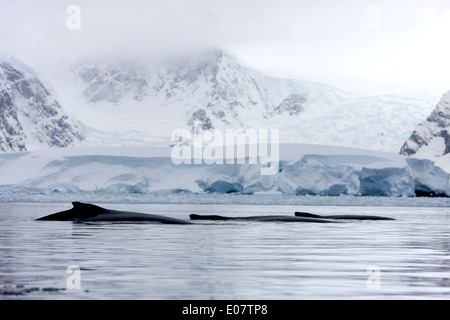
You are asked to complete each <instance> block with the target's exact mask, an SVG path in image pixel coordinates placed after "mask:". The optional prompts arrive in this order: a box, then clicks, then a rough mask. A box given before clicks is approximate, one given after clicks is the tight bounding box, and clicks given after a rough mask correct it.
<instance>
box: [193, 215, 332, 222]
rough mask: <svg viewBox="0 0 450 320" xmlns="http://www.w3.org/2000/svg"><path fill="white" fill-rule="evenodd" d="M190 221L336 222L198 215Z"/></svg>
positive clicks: (308, 219) (291, 218) (271, 217)
mask: <svg viewBox="0 0 450 320" xmlns="http://www.w3.org/2000/svg"><path fill="white" fill-rule="evenodd" d="M189 218H191V220H215V221H224V220H249V221H262V222H277V221H280V222H316V223H327V222H332V223H333V222H336V221H330V220H326V219H315V218H303V217H295V216H282V215H275V216H248V217H225V216H218V215H200V214H191V215H189Z"/></svg>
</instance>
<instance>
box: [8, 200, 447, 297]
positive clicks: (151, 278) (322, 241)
mask: <svg viewBox="0 0 450 320" xmlns="http://www.w3.org/2000/svg"><path fill="white" fill-rule="evenodd" d="M100 205H102V204H100ZM102 206H104V207H107V208H111V209H122V210H128V211H138V212H147V213H156V214H163V215H167V216H172V217H177V218H181V219H186V220H187V219H189V214H190V213H199V214H206V213H208V214H223V215H230V216H239V215H263V214H286V215H292V214H293V212H294V211H300V210H304V211H309V212H313V213H317V214H371V215H384V216H390V217H394V218H396V219H397V220H396V221H353V222H349V223H335V224H334V223H333V224H314V223H281V222H279V223H277V222H270V223H268V222H264V223H263V222H250V221H245V222H244V221H221V222H206V221H204V222H199V223H198V224H195V225H165V224H112V223H91V224H83V223H72V222H53V221H34V219H35V218H38V217H41V216H44V215H47V214H50V213H54V212H57V211H61V210H66V209H69V208H70V207H71V205H68V204H63V203H0V299H403V298H407V299H415V298H419V299H449V298H450V256H449V250H450V241H449V222H450V208H439V207H435V208H433V207H430V208H428V207H420V208H418V207H348V206H347V207H343V206H341V207H332V206H324V207H314V206H308V207H299V206H276V205H266V206H258V205H211V204H205V205H186V204H165V205H159V204H127V205H125V204H120V205H119V204H105V205H102ZM71 265H75V266H78V267H79V268H80V270H81V271H80V274H79V276H80V277H79V279H80V289H70V288H69V287H68V286H67V283H68V279H69V278H70V277H71V276H72V275H74V274H71V273H67V268H68V267H69V266H71ZM70 279H72V278H70ZM69 282H70V281H69Z"/></svg>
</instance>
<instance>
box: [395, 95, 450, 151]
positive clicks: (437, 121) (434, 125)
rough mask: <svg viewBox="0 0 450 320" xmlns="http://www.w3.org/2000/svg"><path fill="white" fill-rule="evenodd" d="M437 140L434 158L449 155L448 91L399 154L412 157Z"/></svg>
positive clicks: (449, 119) (449, 109) (449, 113)
mask: <svg viewBox="0 0 450 320" xmlns="http://www.w3.org/2000/svg"><path fill="white" fill-rule="evenodd" d="M437 139H440V140H442V141H441V143H437V146H436V147H435V148H436V150H435V153H436V154H435V156H443V155H446V154H448V153H450V91H449V92H447V93H446V94H444V96H443V97H442V99H441V101H439V103H438V104H437V106H436V108H435V109H434V110H433V112H432V113H431V114H430V116H429V117H428V118H427V119H426V120H425V121H424V122H422V123H420V124H419V125H418V126H417V127H416V129H415V130H414V132H413V133H412V134H411V136H410V137H409V139H408V140H407V141H406V142H405V144H404V145H403V147H402V148H401V150H400V154H403V155H406V156H412V155H414V154H416V153H417V152H418V151H419V150H420V149H422V148H424V147H427V146H429V145H430V144H431V143H432V142H435V141H436V140H437Z"/></svg>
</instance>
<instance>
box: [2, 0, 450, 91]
mask: <svg viewBox="0 0 450 320" xmlns="http://www.w3.org/2000/svg"><path fill="white" fill-rule="evenodd" d="M73 5H74V6H76V7H78V8H79V13H80V15H79V17H78V18H79V28H75V29H71V28H69V27H68V23H69V22H68V20H70V19H71V13H70V12H68V10H67V9H68V8H69V7H70V6H73ZM449 21H450V5H449V4H448V1H445V0H431V1H427V2H423V1H406V0H399V1H395V2H393V1H387V0H382V1H375V2H372V1H360V0H358V1H356V0H350V1H345V2H341V1H340V2H339V3H337V2H331V1H325V0H320V1H314V2H310V1H294V0H280V1H274V0H262V1H261V0H260V1H256V0H247V1H237V0H228V1H218V0H194V1H185V0H169V1H155V0H151V1H138V0H128V1H104V0H103V1H86V0H79V1H61V0H42V1H32V0H22V1H13V0H4V1H2V2H1V4H0V52H1V53H6V54H9V55H13V56H15V57H17V58H19V59H21V60H23V61H25V62H26V63H28V64H30V65H31V66H32V67H33V68H36V69H37V70H43V69H45V70H47V72H49V71H50V70H53V71H54V72H58V70H60V69H61V68H67V67H68V66H71V65H73V64H75V63H77V62H79V61H80V60H85V59H94V60H102V61H105V60H108V59H111V60H117V59H125V60H138V61H148V60H151V59H153V58H156V57H161V56H170V55H176V54H180V53H190V52H193V51H198V50H202V49H209V48H222V49H228V50H230V51H231V52H233V53H235V54H236V55H237V56H238V57H239V58H240V59H241V60H242V61H244V62H245V63H247V64H248V65H250V66H251V67H254V68H256V69H259V70H261V71H264V72H266V73H269V74H272V75H277V76H284V77H297V78H298V77H300V78H312V79H316V80H321V81H322V80H324V81H326V80H330V81H332V80H333V79H335V80H336V79H348V78H353V79H359V80H361V79H366V80H367V79H372V80H378V81H379V82H389V83H391V82H397V83H411V84H419V85H427V86H434V87H436V88H439V90H441V88H442V90H444V89H446V90H448V87H450V83H449V82H448V80H447V78H448V76H447V75H448V74H449V73H450V62H449V59H448V58H447V57H448V56H450V46H449V44H448V41H447V39H448V36H449V33H450V22H449ZM359 80H357V81H359ZM342 81H343V80H342ZM342 81H341V82H342ZM338 82H339V81H338Z"/></svg>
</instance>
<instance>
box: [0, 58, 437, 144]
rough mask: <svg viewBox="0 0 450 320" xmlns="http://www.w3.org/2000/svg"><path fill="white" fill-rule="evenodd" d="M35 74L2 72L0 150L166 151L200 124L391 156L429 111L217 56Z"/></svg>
mask: <svg viewBox="0 0 450 320" xmlns="http://www.w3.org/2000/svg"><path fill="white" fill-rule="evenodd" d="M39 74H40V75H42V77H41V76H38V75H36V74H35V73H34V72H33V71H31V70H29V68H25V67H24V66H23V65H22V64H20V63H15V64H12V63H9V62H8V63H3V64H2V67H1V73H0V88H1V94H2V96H1V99H2V100H1V105H2V109H1V111H0V112H1V114H0V121H2V122H1V123H2V125H1V127H0V129H1V132H0V134H1V135H0V144H1V146H0V151H20V150H27V149H30V148H41V147H66V146H69V145H78V146H96V147H99V146H107V147H119V146H168V145H170V144H171V141H170V138H171V134H172V132H173V131H174V130H176V129H183V128H185V129H190V130H193V129H194V128H193V125H194V123H196V122H198V121H200V122H201V123H202V129H203V130H209V129H219V130H221V131H222V132H225V130H226V129H244V130H245V129H249V128H255V129H259V128H268V129H279V132H280V141H281V142H283V143H305V144H308V143H313V144H324V145H338V146H350V147H359V148H365V149H373V150H380V151H388V152H398V150H399V149H400V147H401V145H402V144H403V143H404V141H405V140H406V138H407V137H408V135H409V134H410V132H411V131H412V130H413V128H414V127H415V126H416V125H417V124H418V123H419V122H420V120H422V119H423V118H425V117H426V116H427V115H428V114H429V113H430V112H431V110H432V108H433V106H434V105H435V103H436V101H434V99H433V98H430V97H423V96H420V97H419V96H394V95H382V96H363V97H362V96H359V95H356V94H351V93H348V92H344V91H343V90H340V89H339V88H336V87H334V86H331V85H327V84H323V83H316V82H311V81H306V80H293V79H280V78H275V77H271V76H267V75H264V74H262V73H260V72H258V71H255V70H253V69H251V68H249V67H247V66H245V65H243V64H242V63H241V62H240V61H239V60H238V58H237V57H235V56H234V55H232V54H231V53H229V52H226V51H223V50H209V51H205V52H203V53H201V54H197V55H188V56H182V57H176V58H175V57H171V58H167V59H165V60H160V61H156V60H155V61H132V62H130V61H123V60H121V61H119V60H114V59H113V60H105V61H101V62H100V61H88V62H83V63H78V64H76V65H75V66H73V67H72V68H67V70H65V69H64V70H63V69H58V72H57V74H50V75H49V74H47V73H46V69H45V68H44V69H40V70H39ZM41 78H45V79H50V81H48V82H49V83H51V85H46V86H44V85H43V84H42V82H41V81H40V80H39V79H41ZM25 87H27V88H29V89H26V88H25ZM50 88H51V89H50Z"/></svg>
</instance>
